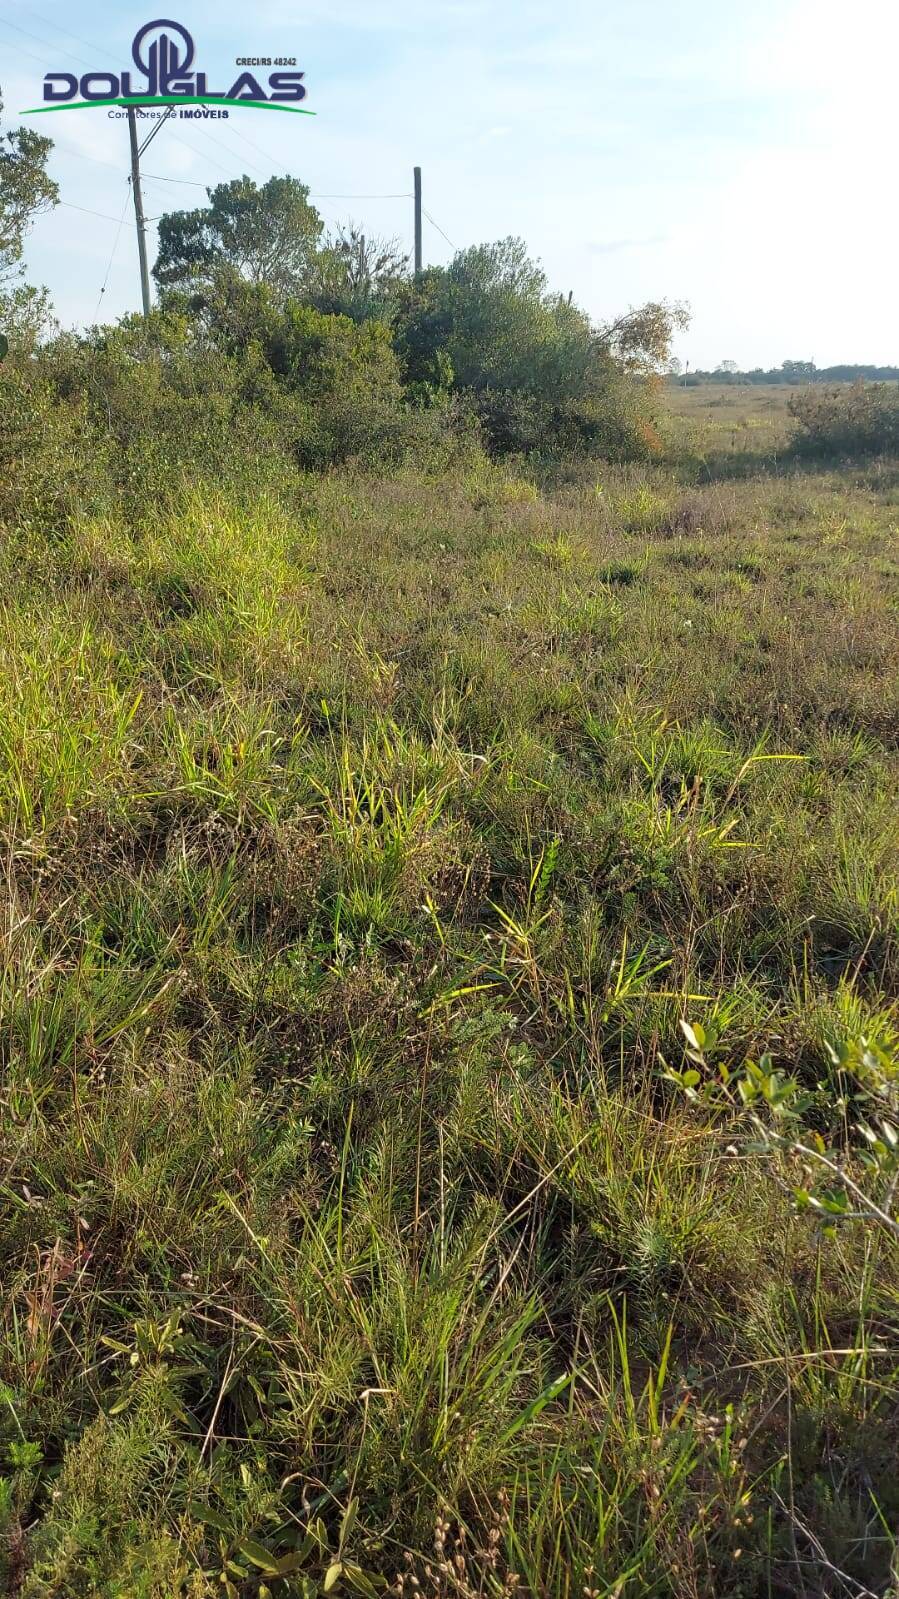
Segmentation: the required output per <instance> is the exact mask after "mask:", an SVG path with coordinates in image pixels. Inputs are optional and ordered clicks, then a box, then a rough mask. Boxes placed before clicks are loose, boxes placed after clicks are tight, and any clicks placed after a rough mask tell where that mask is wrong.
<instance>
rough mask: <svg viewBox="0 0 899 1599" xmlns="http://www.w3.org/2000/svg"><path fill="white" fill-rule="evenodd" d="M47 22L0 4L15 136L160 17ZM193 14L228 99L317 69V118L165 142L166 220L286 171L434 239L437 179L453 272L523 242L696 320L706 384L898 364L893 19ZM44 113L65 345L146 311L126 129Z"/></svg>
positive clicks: (583, 293) (617, 13) (183, 1)
mask: <svg viewBox="0 0 899 1599" xmlns="http://www.w3.org/2000/svg"><path fill="white" fill-rule="evenodd" d="M39 6H40V10H39V11H35V9H34V6H33V5H32V4H31V3H30V0H0V93H2V98H3V101H4V112H3V125H4V126H6V127H8V126H10V125H15V124H16V123H17V122H18V120H19V117H18V113H19V111H21V110H22V109H23V108H25V107H27V106H34V105H38V104H39V103H40V102H41V99H42V81H43V75H44V73H45V72H47V71H66V70H70V71H75V72H83V71H86V70H89V69H93V70H95V71H101V70H104V69H106V70H112V71H119V72H120V71H121V70H122V69H123V68H125V67H127V66H129V65H131V42H132V38H133V36H134V34H135V33H136V31H137V30H138V28H139V27H141V26H142V25H143V24H144V23H145V22H148V21H151V20H153V18H154V16H155V8H154V7H153V6H152V5H146V6H142V5H140V4H138V5H135V4H132V3H131V0H128V3H126V4H122V3H121V0H116V3H115V4H113V3H111V0H81V3H80V4H79V3H73V0H67V3H66V4H62V3H60V0H39ZM168 6H169V7H171V10H172V12H173V14H174V17H175V20H177V21H179V22H181V23H182V24H184V26H186V27H187V28H188V29H189V30H190V32H191V33H192V34H193V37H194V40H195V42H196V47H197V61H196V63H195V65H196V66H199V67H200V68H201V69H205V70H206V71H207V72H208V74H209V83H210V87H211V88H212V87H223V86H225V84H226V83H230V81H231V80H232V79H233V78H234V77H236V76H237V75H238V69H237V68H236V67H235V65H234V63H235V59H236V57H238V56H241V55H276V54H277V55H289V56H296V57H297V64H298V66H299V67H300V68H302V69H303V70H304V72H305V74H306V77H305V82H306V86H307V93H308V98H307V100H306V102H305V104H306V105H307V106H308V108H309V109H310V110H314V111H315V113H316V115H315V116H314V117H297V116H287V115H284V114H283V113H279V112H274V111H259V110H251V109H248V108H245V109H243V110H239V111H232V112H231V113H230V115H229V118H228V120H227V121H221V122H210V123H207V124H204V125H203V126H196V125H194V124H189V125H187V124H185V123H183V122H179V123H178V124H177V126H173V125H172V124H168V125H166V126H165V127H164V128H162V129H161V131H160V133H159V135H158V137H157V138H156V139H155V140H154V142H153V145H152V147H151V149H150V150H148V151H147V153H146V156H145V158H144V167H145V170H146V172H147V174H148V176H147V178H146V181H145V208H146V211H147V214H148V216H150V217H154V218H155V217H158V216H159V215H160V213H161V212H163V211H170V210H175V209H180V208H183V207H191V208H192V207H194V206H196V205H198V204H202V202H203V198H204V193H203V190H204V186H207V185H215V184H216V183H219V182H224V181H225V180H226V179H228V178H232V177H236V176H239V175H241V174H242V173H247V174H248V175H249V176H250V177H252V178H254V179H255V180H257V181H263V180H264V179H265V178H266V177H268V176H270V175H271V173H272V172H278V173H285V172H289V173H291V174H293V175H294V176H295V177H298V178H300V179H302V181H303V182H304V183H306V184H308V186H309V188H310V190H311V191H312V194H313V195H314V196H316V197H317V198H316V200H315V203H316V205H317V206H318V208H319V210H320V211H321V213H322V215H323V217H324V218H325V221H326V223H327V224H329V225H332V226H333V225H335V224H336V223H338V222H340V221H345V220H348V219H349V218H352V219H354V220H355V221H357V222H359V223H361V224H362V225H363V226H364V228H365V229H366V230H367V231H371V232H376V233H378V234H380V235H382V236H394V235H395V236H397V237H399V238H400V239H401V240H402V241H403V243H404V244H406V245H408V246H409V248H411V240H412V200H411V189H412V168H413V165H415V164H418V165H420V166H421V167H422V171H423V195H424V206H425V209H426V212H427V213H429V217H428V218H427V219H426V221H425V227H424V250H425V260H426V262H428V263H438V264H439V263H444V262H446V261H448V260H449V259H450V258H451V256H452V254H453V247H454V246H455V247H462V246H466V245H469V244H475V243H481V242H484V241H486V240H491V239H497V238H502V237H504V236H506V235H508V234H516V235H519V236H520V237H522V238H524V239H525V240H526V242H527V244H528V246H529V248H530V250H531V253H532V254H533V255H535V256H537V257H538V258H539V259H540V260H541V261H542V262H543V265H544V267H545V269H546V272H547V274H548V277H549V281H550V283H551V284H552V286H553V287H554V288H558V289H561V290H563V291H564V292H566V293H567V292H568V291H569V290H571V291H573V293H574V297H575V299H576V300H577V301H578V303H579V304H581V305H582V306H583V307H584V308H585V309H586V310H587V311H588V312H589V314H590V315H591V317H593V318H594V319H595V320H596V321H597V322H602V321H606V320H609V319H611V318H613V317H614V316H616V315H619V314H620V313H621V312H623V311H625V310H627V309H628V308H629V307H630V306H633V305H638V304H641V303H642V302H644V301H645V300H648V299H660V298H666V299H674V300H683V301H686V302H688V304H689V306H690V309H691V315H692V321H691V325H690V328H689V330H688V331H687V332H686V333H685V334H683V335H680V336H679V337H678V340H677V345H676V352H677V354H678V356H679V357H680V358H681V359H682V360H684V361H689V363H690V365H691V366H692V367H714V366H716V365H717V364H718V363H719V362H720V361H722V360H734V361H736V362H737V363H738V365H739V366H740V367H753V366H764V367H767V366H771V365H779V364H780V362H781V361H783V360H784V359H794V360H814V361H816V362H817V363H818V365H819V366H826V365H830V364H832V363H835V362H838V361H859V362H876V363H887V362H889V363H899V316H897V313H896V294H895V279H896V266H897V255H899V206H897V204H896V177H895V174H896V162H897V155H899V148H897V146H899V124H897V120H896V113H895V105H896V78H897V71H899V7H897V6H896V4H895V0H855V3H854V4H853V5H851V6H846V5H845V3H837V0H748V3H745V4H742V5H737V4H734V3H733V0H732V3H730V4H727V3H725V4H722V0H679V3H678V4H672V3H671V0H555V3H553V0H541V3H540V4H537V3H535V0H415V3H413V0H289V3H288V0H259V3H257V4H254V5H247V4H237V3H235V0H218V3H216V4H212V3H211V0H202V3H196V0H168ZM22 120H23V123H25V124H27V125H30V126H32V127H39V128H40V131H41V132H42V133H45V134H49V135H51V136H52V137H53V139H54V141H55V147H54V150H53V153H52V155H51V158H50V170H51V172H52V174H53V176H54V177H55V178H56V179H57V181H58V183H59V186H60V195H61V199H62V200H63V201H64V202H65V203H64V204H61V205H59V206H58V207H57V208H56V209H55V210H54V211H52V212H51V213H49V214H47V215H45V216H43V217H40V218H39V219H38V220H37V222H36V223H35V226H34V228H33V231H32V234H31V236H30V239H29V242H28V248H27V267H28V274H29V277H30V279H31V281H33V282H38V283H43V284H46V285H47V287H48V288H49V290H50V293H51V297H52V300H53V304H54V307H55V310H56V315H57V317H58V319H59V321H60V322H61V323H62V325H63V326H65V327H72V326H85V325H89V324H91V323H93V322H95V321H96V320H98V319H99V320H105V321H109V320H112V319H113V318H114V317H116V316H119V315H121V314H123V313H125V312H127V311H132V310H134V309H137V308H138V307H139V304H140V285H139V278H138V265H137V246H136V241H135V232H134V226H133V214H132V212H131V211H130V210H129V204H130V196H129V190H128V186H127V181H126V179H127V172H128V147H127V144H128V141H127V129H126V125H125V124H124V122H122V121H113V120H111V119H110V118H109V116H108V114H107V112H106V110H105V109H96V110H84V111H68V112H65V113H62V114H59V115H53V116H46V117H43V116H42V117H40V118H24V119H22ZM176 179H177V180H178V181H177V182H176V181H175V180H176ZM345 196H346V197H350V196H352V198H344V197H345ZM357 197H358V198H357ZM79 208H80V209H79ZM121 217H123V218H124V220H123V222H122V225H121V227H120V226H119V219H120V218H121ZM431 219H433V220H431ZM149 232H150V259H151V263H152V260H153V258H154V256H155V227H154V226H153V225H152V224H151V226H150V229H149ZM450 241H451V242H450ZM101 290H102V291H103V292H102V293H101Z"/></svg>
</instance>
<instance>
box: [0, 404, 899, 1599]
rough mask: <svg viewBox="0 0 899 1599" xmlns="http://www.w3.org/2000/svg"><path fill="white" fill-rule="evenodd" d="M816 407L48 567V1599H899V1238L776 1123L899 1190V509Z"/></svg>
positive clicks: (267, 514)
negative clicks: (816, 422) (786, 448)
mask: <svg viewBox="0 0 899 1599" xmlns="http://www.w3.org/2000/svg"><path fill="white" fill-rule="evenodd" d="M783 404H784V396H783V395H782V393H781V392H780V391H778V393H777V394H776V395H769V394H768V393H763V394H759V393H758V392H757V391H752V392H751V393H750V394H743V393H740V394H734V395H732V394H731V393H730V392H726V393H725V392H722V394H721V395H717V394H710V393H709V391H708V390H701V391H690V390H687V391H675V392H674V395H673V397H672V405H673V407H674V408H675V409H677V410H678V412H679V413H682V414H680V416H679V420H678V424H677V425H678V427H683V428H686V429H689V430H690V433H689V440H690V448H691V450H692V451H693V458H692V465H689V467H688V468H684V469H681V468H676V467H673V466H672V467H670V468H668V467H664V466H659V467H656V468H653V469H651V470H644V469H639V470H637V469H632V470H631V469H628V470H626V469H614V470H613V469H604V468H598V469H597V470H596V471H595V472H591V473H585V472H581V474H580V477H579V479H578V481H577V482H576V483H569V484H567V485H564V484H563V485H562V486H557V487H555V488H550V487H544V488H538V487H537V486H535V485H533V484H531V483H529V482H526V481H524V480H523V479H518V478H512V477H509V476H507V475H504V474H503V473H501V472H499V471H493V470H486V469H479V470H477V471H473V472H472V473H471V474H469V475H466V474H465V473H464V472H460V473H459V474H458V475H456V476H452V477H448V478H444V479H442V480H435V479H428V478H425V477H417V476H415V475H412V474H410V475H407V476H401V477H398V478H395V479H392V480H384V479H375V478H366V477H363V476H357V475H353V474H352V473H349V472H343V473H335V474H333V475H328V476H323V477H321V478H318V479H312V478H310V479H309V480H308V482H307V483H306V486H305V488H304V490H303V492H302V494H301V495H300V496H299V499H298V500H296V501H291V502H290V503H286V504H279V503H276V502H275V501H273V500H272V501H262V502H257V503H253V504H243V505H242V504H239V503H234V502H226V501H224V500H223V499H222V498H221V497H220V496H219V495H217V493H216V491H215V490H214V489H209V490H207V491H205V492H201V491H200V490H199V489H195V490H193V491H191V492H188V491H185V494H184V496H183V499H182V501H181V502H180V503H179V504H177V505H176V506H174V507H172V508H171V509H170V510H169V511H167V512H165V513H164V514H163V513H158V512H156V513H153V514H150V513H148V515H147V517H146V520H145V521H144V522H143V523H142V524H140V525H123V524H122V523H121V522H120V521H116V520H115V519H112V520H108V521H103V522H98V521H93V522H91V521H83V522H82V523H80V524H78V525H76V527H75V528H74V529H73V530H71V531H66V530H62V531H61V530H60V529H58V528H56V527H54V526H47V527H46V528H45V529H43V530H42V531H41V532H40V533H35V531H34V530H33V529H31V530H29V531H28V532H27V533H26V532H24V531H19V530H17V529H16V528H14V527H9V528H7V529H6V530H5V535H4V539H3V544H2V556H0V560H2V565H3V574H2V578H3V593H4V599H3V603H2V611H0V663H2V670H0V805H2V812H3V828H4V841H5V843H4V873H5V879H6V883H5V890H6V891H5V896H4V903H5V912H4V915H5V925H4V928H3V942H2V971H0V983H2V1006H3V1032H2V1054H3V1065H4V1074H3V1098H2V1140H3V1141H2V1154H0V1207H2V1227H3V1235H2V1261H3V1286H4V1300H3V1315H2V1344H0V1382H2V1387H0V1428H2V1448H3V1458H4V1462H5V1464H4V1482H3V1486H2V1490H0V1514H2V1517H3V1542H2V1544H0V1561H2V1562H3V1563H4V1565H3V1577H2V1579H0V1581H2V1583H5V1591H6V1592H8V1593H10V1594H12V1595H15V1596H19V1599H50V1596H72V1599H93V1596H98V1599H100V1596H102V1599H174V1596H184V1599H187V1596H192V1599H199V1596H206V1595H228V1596H231V1599H234V1596H240V1599H245V1596H250V1595H252V1596H255V1599H265V1596H266V1595H267V1594H270V1595H273V1596H278V1595H281V1596H284V1595H314V1594H318V1593H322V1592H334V1593H338V1594H342V1593H361V1594H368V1595H370V1594H372V1593H373V1592H378V1591H382V1590H384V1589H385V1588H386V1587H388V1586H389V1588H390V1589H391V1590H392V1591H393V1592H395V1593H399V1594H405V1595H407V1596H411V1595H413V1594H415V1593H420V1594H422V1595H429V1596H430V1595H447V1596H448V1595H458V1596H460V1599H471V1596H473V1595H480V1594H485V1595H505V1596H507V1599H511V1596H512V1595H513V1594H515V1593H518V1594H521V1595H525V1594H528V1595H530V1594H533V1595H541V1596H543V1595H546V1596H553V1599H555V1596H559V1599H562V1596H564V1599H567V1596H569V1595H570V1596H586V1599H599V1596H603V1599H606V1596H607V1599H612V1596H613V1595H614V1596H617V1599H630V1596H637V1595H658V1596H662V1595H677V1596H685V1599H700V1596H705V1595H711V1594H720V1595H725V1594H726V1595H744V1596H746V1599H750V1596H760V1599H761V1596H765V1599H778V1596H779V1599H785V1596H788V1595H796V1596H803V1595H804V1596H808V1599H811V1596H817V1595H833V1596H834V1599H837V1596H840V1599H842V1596H849V1595H852V1596H856V1599H858V1596H864V1595H871V1594H876V1595H883V1594H885V1593H887V1592H888V1591H890V1590H891V1586H892V1587H894V1586H895V1583H896V1569H895V1564H894V1560H895V1544H894V1539H895V1531H896V1527H897V1521H899V1482H897V1475H896V1451H897V1447H899V1336H897V1333H899V1277H897V1261H899V1245H897V1241H896V1237H895V1230H891V1228H890V1227H889V1226H887V1225H880V1224H879V1223H878V1220H877V1218H876V1217H874V1218H873V1219H872V1217H871V1215H870V1214H863V1215H859V1216H856V1217H854V1218H853V1215H852V1214H850V1215H848V1216H845V1215H841V1214H840V1202H839V1200H838V1198H837V1197H834V1195H833V1194H831V1195H830V1198H829V1199H828V1196H827V1193H826V1192H825V1193H824V1197H823V1201H819V1203H818V1205H817V1208H816V1206H815V1205H814V1204H811V1205H809V1204H807V1203H806V1204H805V1206H804V1208H803V1203H802V1194H803V1192H807V1191H809V1190H811V1189H812V1187H813V1184H814V1181H815V1177H814V1173H811V1174H810V1172H809V1162H808V1161H806V1160H804V1158H803V1157H802V1156H801V1155H796V1154H793V1153H790V1152H789V1151H788V1150H785V1149H784V1148H783V1147H782V1145H780V1144H778V1143H777V1141H776V1140H774V1142H771V1141H770V1140H769V1141H766V1139H765V1138H764V1137H761V1136H760V1135H759V1132H758V1127H754V1128H753V1127H751V1126H750V1125H749V1123H748V1120H747V1117H748V1114H749V1112H748V1110H747V1109H746V1108H745V1107H744V1106H743V1103H742V1100H741V1098H740V1096H739V1095H737V1094H734V1095H733V1096H730V1095H727V1094H725V1093H724V1088H725V1087H726V1083H725V1073H724V1072H722V1068H726V1070H727V1071H728V1072H730V1073H732V1076H731V1077H729V1078H728V1079H727V1081H728V1082H733V1083H736V1082H737V1081H739V1082H743V1083H746V1082H749V1081H751V1077H744V1076H743V1075H742V1074H743V1073H744V1072H745V1070H746V1068H745V1064H744V1063H745V1062H746V1061H747V1059H748V1060H750V1061H752V1062H756V1063H759V1062H761V1063H762V1064H761V1065H759V1067H758V1070H759V1071H760V1072H762V1073H763V1074H768V1075H769V1078H770V1074H771V1073H776V1072H781V1073H784V1074H787V1075H788V1076H789V1077H790V1078H793V1079H795V1082H796V1084H797V1086H801V1088H802V1090H803V1092H804V1093H805V1094H806V1095H807V1100H806V1101H804V1102H803V1103H804V1106H805V1108H804V1109H803V1113H802V1114H803V1118H804V1123H803V1125H805V1126H807V1127H808V1129H809V1131H808V1139H809V1140H812V1141H814V1140H819V1141H820V1147H821V1149H822V1150H823V1149H824V1148H825V1147H826V1148H831V1147H839V1149H840V1150H841V1151H849V1153H848V1154H847V1155H846V1157H845V1158H846V1160H847V1166H846V1172H847V1174H848V1175H849V1176H850V1178H851V1180H853V1181H857V1182H858V1183H859V1184H860V1185H861V1186H862V1187H864V1186H865V1185H866V1184H867V1183H868V1181H869V1175H868V1174H867V1173H866V1170H865V1168H864V1166H862V1165H861V1164H860V1163H859V1161H858V1159H857V1157H856V1155H855V1154H854V1153H852V1151H853V1150H854V1148H855V1146H856V1145H857V1143H858V1137H857V1135H856V1133H855V1126H856V1123H857V1122H858V1120H859V1116H860V1112H859V1111H858V1110H857V1105H856V1093H857V1079H856V1078H855V1077H853V1076H852V1073H851V1072H850V1071H849V1069H848V1067H847V1065H846V1063H847V1062H848V1061H850V1060H851V1059H852V1058H853V1056H852V1052H853V1050H855V1051H858V1050H859V1049H862V1050H864V1049H865V1048H866V1047H867V1048H870V1049H874V1050H876V1051H878V1052H880V1053H879V1054H878V1059H880V1060H881V1061H882V1062H883V1063H886V1064H885V1065H884V1071H885V1073H886V1077H887V1080H888V1079H889V1071H893V1072H894V1073H895V1064H894V1065H893V1066H890V1065H889V1063H890V1062H893V1063H895V1061H896V1058H897V1043H899V1010H897V1005H896V993H897V978H899V900H897V856H899V837H897V828H896V804H895V802H896V791H897V775H899V750H897V736H896V735H897V725H899V717H897V713H899V633H897V603H899V554H897V544H896V532H897V525H899V470H897V469H896V468H895V467H891V466H889V465H884V464H882V463H881V464H877V463H875V464H872V465H870V466H868V467H866V468H865V469H864V470H859V471H857V472H851V471H848V470H847V471H844V472H843V473H841V474H836V473H828V472H819V471H810V470H803V471H799V470H792V469H791V470H786V469H784V468H778V469H776V470H775V469H774V468H773V457H774V455H775V454H776V453H777V451H778V450H779V442H778V441H779V440H780V439H781V438H782V437H783V436H784V435H783V431H782V430H783V429H784V426H785V420H784V417H783V415H782V407H783ZM683 413H685V414H683ZM753 454H754V456H755V466H754V468H753V466H752V460H751V457H752V456H753ZM725 457H730V458H731V462H732V464H733V465H737V464H738V465H739V471H736V470H733V471H732V470H729V469H727V463H726V461H725V462H724V465H723V466H721V467H720V470H719V469H718V468H717V467H716V466H715V463H716V462H720V460H721V459H722V458H725ZM684 1022H686V1023H687V1024H688V1029H690V1030H688V1031H687V1032H686V1033H685V1031H684V1028H683V1026H682V1024H683V1023H684ZM860 1040H865V1041H866V1044H865V1045H860V1043H859V1041H860ZM688 1052H689V1053H688ZM691 1060H693V1061H698V1062H699V1064H698V1066H696V1068H695V1070H696V1074H697V1077H696V1082H695V1083H694V1079H693V1070H694V1068H693V1067H692V1066H691V1065H690V1061H691ZM685 1071H686V1076H685V1075H683V1074H684V1072H685ZM666 1072H667V1073H668V1075H667V1076H666ZM705 1086H708V1087H709V1089H710V1093H709V1094H708V1095H706V1094H705V1092H704V1091H702V1090H704V1088H705ZM697 1087H698V1089H699V1090H701V1091H700V1092H699V1093H698V1094H697V1092H696V1091H695V1090H696V1088H697ZM712 1088H714V1089H716V1091H717V1089H718V1088H721V1089H722V1094H721V1095H719V1096H718V1097H716V1096H715V1095H714V1094H712V1093H711V1089H712ZM745 1097H746V1096H745V1094H744V1098H745ZM775 1098H776V1096H775ZM766 1115H767V1111H766V1112H765V1114H764V1115H763V1116H762V1118H761V1120H762V1121H763V1122H764V1120H765V1116H766ZM771 1119H772V1118H769V1120H771ZM773 1122H776V1115H775V1116H774V1117H773ZM772 1124H773V1123H772ZM816 1147H817V1146H816ZM840 1158H841V1160H842V1158H843V1156H842V1154H841V1157H840ZM797 1189H798V1190H800V1200H799V1202H798V1203H797V1199H796V1197H795V1195H794V1191H795V1190H797ZM866 1191H867V1190H866ZM822 1204H823V1208H822ZM828 1205H830V1206H831V1209H830V1210H828ZM886 1205H887V1201H886V1200H884V1201H882V1204H881V1208H882V1209H883V1208H884V1207H885V1206H886ZM856 1208H857V1207H855V1206H852V1207H850V1210H854V1209H856ZM884 1213H885V1211H884ZM822 1221H823V1222H825V1223H827V1224H828V1225H826V1226H822Z"/></svg>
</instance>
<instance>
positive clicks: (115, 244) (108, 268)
mask: <svg viewBox="0 0 899 1599" xmlns="http://www.w3.org/2000/svg"><path fill="white" fill-rule="evenodd" d="M128 182H129V188H126V190H125V204H124V205H123V206H122V214H121V216H120V217H119V225H118V227H117V228H116V235H115V238H114V239H113V241H112V249H111V250H110V252H109V260H108V262H107V264H106V276H105V277H104V279H103V284H102V287H101V289H100V293H99V294H98V295H97V305H96V309H95V311H94V321H95V322H96V320H97V317H98V316H99V315H100V301H101V300H102V298H103V296H104V294H105V293H106V285H107V283H108V282H109V274H110V272H111V271H112V263H113V261H114V260H115V253H116V250H117V249H118V247H119V239H120V238H121V236H122V223H123V222H124V220H125V212H126V211H127V209H128V201H129V199H130V192H129V191H130V179H129V180H128Z"/></svg>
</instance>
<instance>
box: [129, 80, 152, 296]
mask: <svg viewBox="0 0 899 1599" xmlns="http://www.w3.org/2000/svg"><path fill="white" fill-rule="evenodd" d="M155 131H156V130H155V129H154V132H155ZM128 137H129V139H130V140H131V189H132V193H133V195H134V221H135V224H136V227H137V253H138V256H139V258H140V294H141V299H142V301H143V306H144V321H146V320H147V318H148V317H149V315H150V274H149V272H148V270H147V227H146V223H145V221H144V200H143V195H142V194H141V192H140V151H139V150H138V147H137V118H136V116H135V114H134V107H133V105H130V106H129V107H128Z"/></svg>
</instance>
